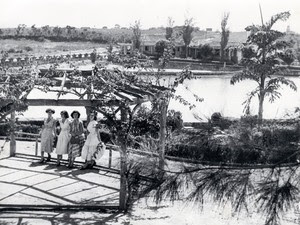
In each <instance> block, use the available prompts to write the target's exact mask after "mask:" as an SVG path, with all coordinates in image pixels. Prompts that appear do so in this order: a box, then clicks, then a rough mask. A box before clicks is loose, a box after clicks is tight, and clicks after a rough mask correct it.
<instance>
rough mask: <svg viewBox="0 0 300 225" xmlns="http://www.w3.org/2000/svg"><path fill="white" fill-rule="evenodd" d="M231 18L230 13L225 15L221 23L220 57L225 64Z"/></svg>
mask: <svg viewBox="0 0 300 225" xmlns="http://www.w3.org/2000/svg"><path fill="white" fill-rule="evenodd" d="M228 18H229V13H224V15H223V18H222V22H221V42H220V45H221V49H220V56H221V61H222V62H224V60H225V49H226V46H227V44H228V40H229V33H230V31H229V29H228V27H227V22H228Z"/></svg>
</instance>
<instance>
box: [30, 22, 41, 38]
mask: <svg viewBox="0 0 300 225" xmlns="http://www.w3.org/2000/svg"><path fill="white" fill-rule="evenodd" d="M31 32H32V35H33V36H35V37H37V36H39V35H41V32H40V29H38V28H36V26H35V24H33V25H32V26H31Z"/></svg>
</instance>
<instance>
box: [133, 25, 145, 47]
mask: <svg viewBox="0 0 300 225" xmlns="http://www.w3.org/2000/svg"><path fill="white" fill-rule="evenodd" d="M131 29H132V35H133V36H132V42H133V46H134V48H135V49H140V46H141V35H142V32H141V23H140V21H139V20H138V21H135V23H134V25H133V26H132V27H131Z"/></svg>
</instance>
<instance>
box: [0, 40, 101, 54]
mask: <svg viewBox="0 0 300 225" xmlns="http://www.w3.org/2000/svg"><path fill="white" fill-rule="evenodd" d="M101 47H103V48H105V47H106V45H105V44H99V43H93V42H72V41H71V42H53V41H49V40H45V41H34V40H28V39H20V40H14V39H0V52H2V53H3V52H5V51H6V52H8V53H9V56H10V57H14V56H19V55H26V54H27V55H36V54H37V55H44V54H55V53H61V52H68V51H77V50H86V49H93V48H101Z"/></svg>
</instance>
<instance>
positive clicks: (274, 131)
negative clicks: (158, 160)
mask: <svg viewBox="0 0 300 225" xmlns="http://www.w3.org/2000/svg"><path fill="white" fill-rule="evenodd" d="M246 122H249V121H247V120H243V121H241V122H239V123H235V124H233V125H231V126H230V127H229V128H228V129H225V130H224V131H221V130H218V129H214V130H208V129H207V130H185V129H183V130H182V131H181V132H175V134H174V135H173V138H172V140H171V141H170V144H169V146H168V149H167V151H166V154H167V155H170V156H177V157H183V158H189V159H197V160H203V161H209V162H227V163H242V164H258V163H259V164H274V163H291V162H296V160H297V154H294V153H295V152H296V151H298V147H297V146H296V145H295V144H294V142H296V143H297V142H299V140H300V131H299V130H300V129H299V125H298V124H296V123H291V124H282V123H279V122H274V121H273V122H271V123H266V124H265V125H263V126H261V127H258V126H257V125H254V127H250V126H249V125H248V124H247V123H246ZM250 122H251V120H250ZM251 123H252V122H251ZM293 154H294V155H293Z"/></svg>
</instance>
